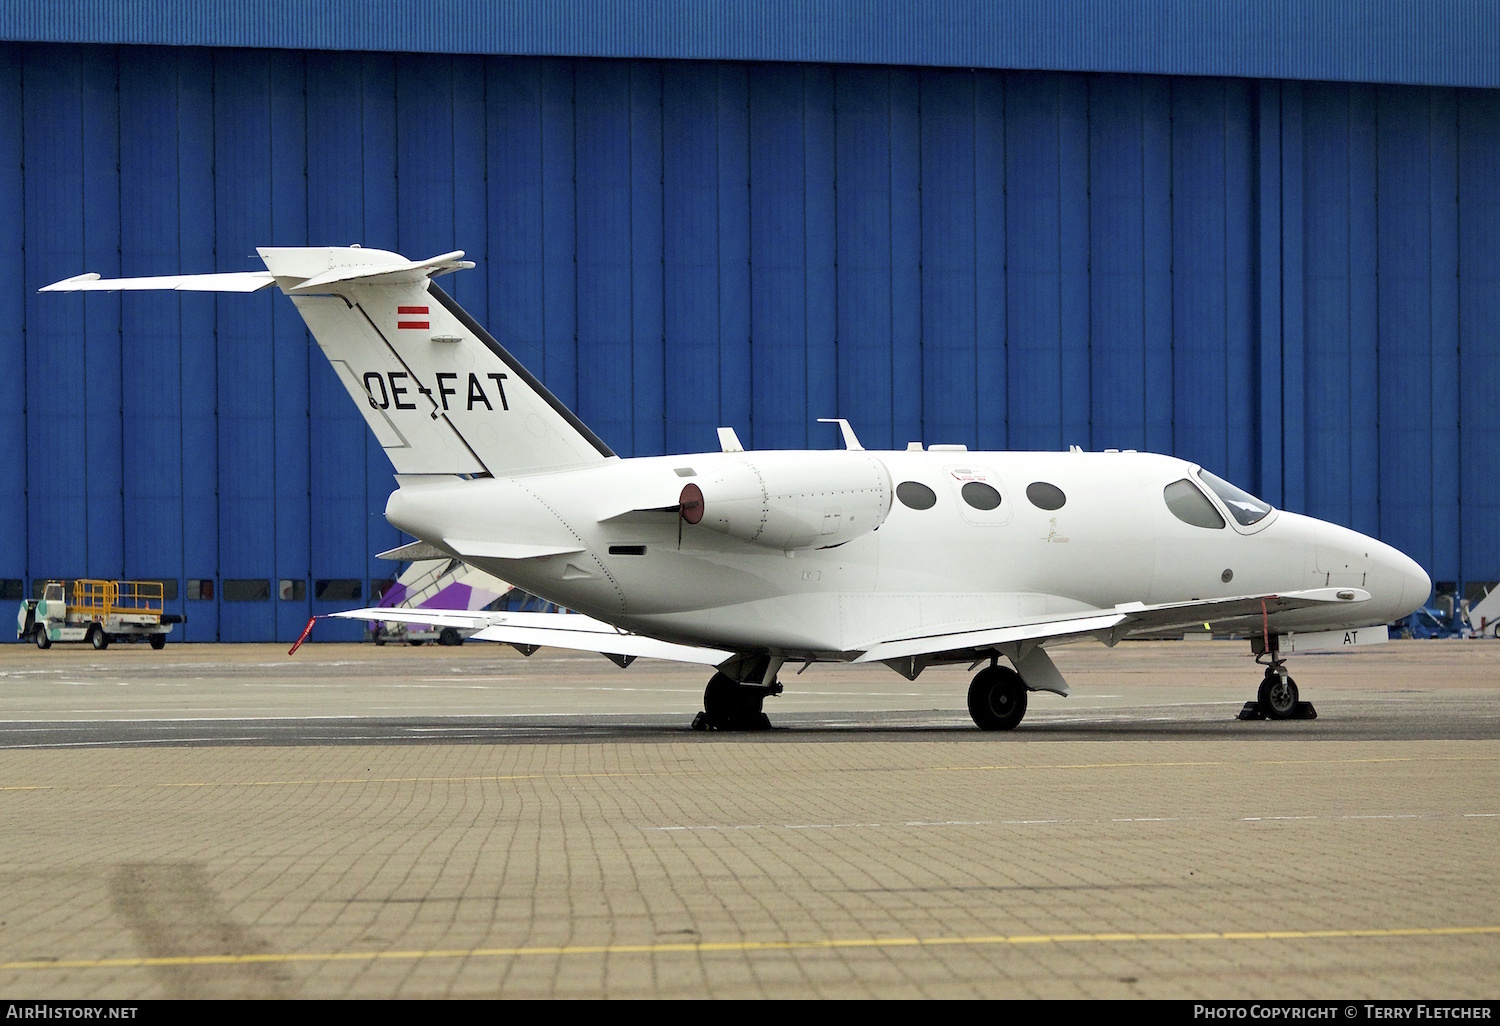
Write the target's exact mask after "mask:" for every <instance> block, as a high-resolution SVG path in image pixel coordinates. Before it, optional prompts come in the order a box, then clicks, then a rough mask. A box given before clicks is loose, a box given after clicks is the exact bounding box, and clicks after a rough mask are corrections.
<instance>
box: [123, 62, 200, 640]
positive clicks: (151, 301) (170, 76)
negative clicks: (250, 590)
mask: <svg viewBox="0 0 1500 1026" xmlns="http://www.w3.org/2000/svg"><path fill="white" fill-rule="evenodd" d="M119 88H120V122H121V124H125V125H129V126H130V131H128V132H123V133H121V135H120V179H119V195H120V215H121V216H120V265H121V267H122V268H130V269H131V271H130V272H129V273H135V270H136V269H139V270H140V271H141V273H143V274H171V273H175V272H177V271H179V270H181V264H180V257H179V252H178V250H179V234H178V233H179V222H178V202H179V200H178V197H179V195H180V191H181V190H180V188H179V173H178V151H177V135H178V126H177V114H178V107H177V56H176V54H174V53H173V52H172V51H170V50H159V49H152V50H150V51H146V52H143V53H140V54H138V55H136V58H135V59H134V60H130V61H126V62H124V63H123V64H122V65H121V66H120V84H119ZM120 303H121V306H122V309H121V390H120V391H121V394H120V407H121V411H122V419H123V421H124V423H125V424H126V425H128V429H129V431H130V444H129V445H128V446H125V449H124V460H123V478H124V486H123V487H124V507H125V511H126V515H125V517H124V519H123V524H122V526H123V529H124V557H125V559H124V562H125V565H124V569H123V572H124V573H125V574H126V575H127V576H130V577H148V578H153V577H159V578H170V579H172V580H175V581H177V582H178V588H177V596H178V597H177V599H176V601H174V602H169V603H168V608H170V609H172V610H173V611H174V612H179V613H180V612H182V611H183V608H184V603H185V601H186V599H185V594H186V593H185V584H184V580H185V578H186V576H187V575H186V574H185V573H184V568H183V562H182V541H183V517H184V509H183V491H182V473H183V468H182V402H183V379H182V359H181V355H180V354H181V351H182V349H183V336H182V332H181V325H180V320H179V311H178V305H177V304H176V303H163V302H161V301H160V299H159V297H155V296H150V295H141V294H122V295H121V297H120ZM192 342H193V343H194V344H196V345H198V346H200V347H201V346H203V345H205V344H206V343H205V342H203V341H202V340H198V339H193V340H192ZM190 387H197V383H195V384H194V385H192V386H190ZM147 510H149V511H150V516H143V515H141V512H142V511H147Z"/></svg>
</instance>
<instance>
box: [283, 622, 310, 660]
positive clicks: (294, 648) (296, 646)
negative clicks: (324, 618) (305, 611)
mask: <svg viewBox="0 0 1500 1026" xmlns="http://www.w3.org/2000/svg"><path fill="white" fill-rule="evenodd" d="M317 622H318V618H317V617H316V616H315V617H313V618H312V619H311V620H309V621H307V626H306V627H304V628H302V636H301V637H300V638H298V639H297V640H296V641H295V642H293V643H292V647H291V648H289V649H287V650H286V654H287V655H292V654H293V653H295V652H296V651H297V649H299V648H301V647H302V643H303V642H304V641H306V640H307V636H308V635H309V634H311V633H312V629H313V624H315V623H317Z"/></svg>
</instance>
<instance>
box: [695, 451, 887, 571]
mask: <svg viewBox="0 0 1500 1026" xmlns="http://www.w3.org/2000/svg"><path fill="white" fill-rule="evenodd" d="M681 505H682V517H683V519H684V520H686V521H687V522H688V523H690V524H697V525H699V526H701V527H706V528H708V529H709V530H711V531H718V532H719V533H721V534H727V535H729V536H730V537H731V538H738V539H740V540H741V541H747V542H751V543H753V544H755V545H764V546H765V547H766V548H770V549H787V550H790V549H813V548H817V549H824V548H829V547H831V546H834V545H842V544H844V542H846V541H849V540H851V539H854V538H858V537H859V536H860V535H862V534H868V533H869V532H870V531H873V530H875V528H877V527H879V526H880V525H881V524H882V523H884V521H885V518H886V515H887V514H888V513H890V511H891V476H890V473H889V472H888V471H887V470H886V469H885V466H884V464H882V463H881V462H880V461H879V460H876V459H874V458H873V457H871V456H869V455H867V454H865V453H864V452H849V451H843V450H840V451H835V452H777V453H766V454H765V455H761V456H757V455H750V456H747V458H746V459H744V460H742V461H739V462H736V463H733V464H730V465H729V466H727V467H725V468H723V469H722V470H719V471H718V472H716V473H713V474H711V475H706V476H705V477H704V478H703V479H702V480H701V481H696V482H691V483H689V484H688V485H687V486H686V487H684V488H683V490H682V498H681Z"/></svg>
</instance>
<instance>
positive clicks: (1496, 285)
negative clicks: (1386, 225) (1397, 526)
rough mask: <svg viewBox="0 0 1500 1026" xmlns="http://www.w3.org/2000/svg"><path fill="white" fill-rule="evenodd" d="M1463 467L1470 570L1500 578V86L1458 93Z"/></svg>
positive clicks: (1463, 535)
mask: <svg viewBox="0 0 1500 1026" xmlns="http://www.w3.org/2000/svg"><path fill="white" fill-rule="evenodd" d="M1458 139H1459V146H1458V211H1459V216H1458V270H1459V275H1460V282H1461V284H1460V289H1459V311H1458V313H1459V350H1460V353H1461V355H1462V357H1463V361H1462V363H1461V364H1460V373H1461V383H1460V388H1459V397H1460V407H1459V423H1460V425H1461V426H1462V428H1463V434H1462V436H1461V438H1460V440H1459V441H1460V446H1461V448H1460V449H1459V453H1460V456H1459V468H1460V472H1461V473H1462V475H1463V478H1462V481H1461V488H1462V493H1463V494H1462V502H1463V509H1462V512H1463V520H1462V522H1461V524H1460V542H1461V544H1462V545H1463V561H1462V563H1461V564H1460V565H1461V568H1462V570H1463V572H1464V574H1465V576H1468V577H1472V578H1477V579H1479V580H1486V581H1493V580H1500V531H1496V530H1494V525H1495V524H1500V417H1497V416H1495V409H1496V397H1497V396H1500V247H1497V246H1496V245H1495V240H1496V239H1500V188H1497V187H1496V185H1495V168H1497V167H1500V93H1493V92H1483V93H1481V92H1461V93H1459V97H1458Z"/></svg>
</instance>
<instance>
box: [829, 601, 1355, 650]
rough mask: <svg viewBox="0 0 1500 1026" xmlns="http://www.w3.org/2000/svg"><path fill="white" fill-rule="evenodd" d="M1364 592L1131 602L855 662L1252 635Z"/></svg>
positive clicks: (925, 641) (901, 645)
mask: <svg viewBox="0 0 1500 1026" xmlns="http://www.w3.org/2000/svg"><path fill="white" fill-rule="evenodd" d="M1369 597H1370V593H1369V592H1368V591H1365V590H1363V589H1362V588H1313V589H1310V590H1308V591H1297V592H1287V593H1284V594H1280V595H1241V596H1237V597H1235V598H1223V599H1209V600H1206V601H1198V602H1169V603H1164V604H1161V605H1155V606H1148V605H1144V604H1142V603H1139V602H1130V603H1125V604H1123V605H1118V606H1115V607H1114V608H1112V609H1092V610H1087V611H1085V612H1082V613H1072V614H1069V615H1067V616H1058V617H1045V618H1043V617H1039V618H1034V619H1030V620H1027V621H1025V622H1021V623H1009V624H997V625H995V626H993V627H982V628H978V629H974V630H964V631H951V632H945V633H934V634H924V635H917V636H909V637H901V638H890V639H887V640H885V641H882V642H879V643H878V644H875V645H872V646H871V647H870V648H869V649H867V650H866V651H865V652H864V654H863V655H860V656H859V657H858V658H856V659H855V660H854V661H855V662H857V663H873V662H888V661H890V660H902V659H908V658H911V657H914V656H935V655H943V654H952V655H954V656H956V657H959V658H965V657H967V656H968V655H970V654H973V653H975V652H977V651H981V650H989V649H994V648H997V647H999V646H1002V645H1015V644H1019V643H1021V642H1026V641H1040V642H1045V641H1048V640H1056V639H1062V638H1069V637H1075V638H1076V637H1080V636H1084V635H1094V636H1097V637H1099V638H1100V639H1101V640H1105V641H1107V642H1108V643H1109V644H1114V642H1116V641H1119V640H1121V639H1123V638H1130V637H1141V636H1149V635H1153V634H1166V633H1170V632H1176V633H1181V632H1183V631H1186V630H1189V629H1191V628H1194V627H1201V626H1202V625H1203V624H1205V623H1208V624H1212V625H1213V627H1214V629H1215V630H1218V631H1223V632H1229V633H1243V634H1250V633H1254V632H1257V631H1260V630H1261V629H1262V627H1263V626H1264V625H1265V622H1266V620H1267V619H1268V618H1269V617H1270V616H1272V615H1274V614H1276V613H1283V612H1286V611H1288V610H1291V609H1306V608H1308V607H1310V606H1318V605H1323V604H1327V603H1337V604H1340V605H1354V604H1356V603H1359V602H1364V601H1367V600H1368V599H1369Z"/></svg>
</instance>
